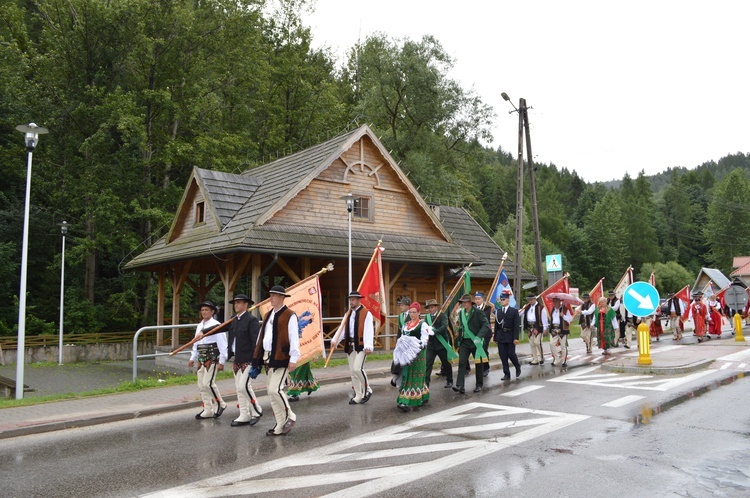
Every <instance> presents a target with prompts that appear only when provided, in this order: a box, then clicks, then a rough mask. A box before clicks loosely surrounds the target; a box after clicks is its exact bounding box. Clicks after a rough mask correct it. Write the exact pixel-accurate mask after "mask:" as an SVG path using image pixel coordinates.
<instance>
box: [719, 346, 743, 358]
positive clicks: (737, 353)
mask: <svg viewBox="0 0 750 498" xmlns="http://www.w3.org/2000/svg"><path fill="white" fill-rule="evenodd" d="M748 357H750V348H749V349H744V350H742V351H738V352H736V353H732V354H728V355H726V356H722V357H721V358H717V360H722V361H740V360H744V359H745V358H748Z"/></svg>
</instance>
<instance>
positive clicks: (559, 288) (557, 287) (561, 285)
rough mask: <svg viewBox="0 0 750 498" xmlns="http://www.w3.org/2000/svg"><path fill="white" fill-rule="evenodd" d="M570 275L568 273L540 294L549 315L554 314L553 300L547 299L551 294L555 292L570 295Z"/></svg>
mask: <svg viewBox="0 0 750 498" xmlns="http://www.w3.org/2000/svg"><path fill="white" fill-rule="evenodd" d="M568 276H569V275H568V274H567V273H566V274H565V276H564V277H563V278H561V279H560V280H558V281H557V282H555V283H554V284H552V285H550V286H549V287H547V288H546V289H544V291H543V292H542V293H541V294H539V298H540V299H541V300H542V303H544V307H545V309H546V310H547V313H548V314H550V315H551V314H552V298H551V297H547V296H548V295H549V294H552V293H553V292H565V293H566V294H567V293H570V283H569V282H568Z"/></svg>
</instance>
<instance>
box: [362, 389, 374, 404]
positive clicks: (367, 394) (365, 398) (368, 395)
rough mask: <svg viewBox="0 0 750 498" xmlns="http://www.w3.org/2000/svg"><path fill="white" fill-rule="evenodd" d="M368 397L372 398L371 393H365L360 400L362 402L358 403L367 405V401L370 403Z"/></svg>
mask: <svg viewBox="0 0 750 498" xmlns="http://www.w3.org/2000/svg"><path fill="white" fill-rule="evenodd" d="M370 396H372V391H367V392H366V393H365V396H364V398H362V401H361V402H360V403H362V404H364V403H367V402H368V401H370Z"/></svg>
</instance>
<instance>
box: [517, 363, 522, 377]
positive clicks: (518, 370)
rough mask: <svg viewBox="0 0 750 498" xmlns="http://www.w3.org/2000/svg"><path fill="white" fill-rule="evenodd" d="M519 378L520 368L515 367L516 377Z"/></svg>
mask: <svg viewBox="0 0 750 498" xmlns="http://www.w3.org/2000/svg"><path fill="white" fill-rule="evenodd" d="M520 376H521V366H520V365H519V366H517V367H516V377H520Z"/></svg>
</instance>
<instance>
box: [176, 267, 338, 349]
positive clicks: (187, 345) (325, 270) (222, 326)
mask: <svg viewBox="0 0 750 498" xmlns="http://www.w3.org/2000/svg"><path fill="white" fill-rule="evenodd" d="M329 271H333V264H332V263H329V264H328V266H325V267H323V268H321V269H320V270H319V271H317V272H315V273H313V274H312V275H310V276H309V277H307V278H305V279H302V280H300V281H299V282H297V283H296V284H294V285H292V286H291V287H290V288H293V287H295V286H296V285H299V284H301V283H303V282H306V281H307V280H309V279H311V278H312V277H317V276H318V275H322V274H324V273H326V272H329ZM266 301H267V299H266V300H263V301H261V302H259V303H258V304H256V305H253V306H252V307H250V308H248V309H247V312H248V313H249V312H251V311H253V310H254V309H257V308H259V307H260V305H262V304H263V303H265V302H266ZM235 318H237V315H235V316H233V317H232V318H230V319H229V320H227V321H226V322H224V323H222V324H220V325H217V326H216V327H214V328H212V329H211V330H209V331H208V332H204V333H203V334H201V335H197V336H195V337H193V339H192V340H191V341H189V342H187V343H186V344H183V345H182V346H180V347H179V348H177V349H175V350H174V351H172V352H171V353H169V356H174V355H176V354H177V353H179V352H180V351H183V350H184V349H185V348H187V347H190V346H192V345H193V344H195V343H196V342H198V341H200V340H202V339H203V338H205V337H208V336H210V335H213V334H216V333H217V332H221V331H222V329H223V328H224V327H226V326H227V325H229V324H230V323H232V322H233V321H234V319H235Z"/></svg>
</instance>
